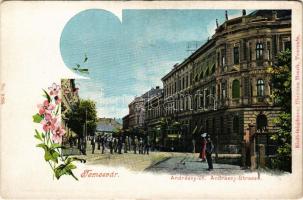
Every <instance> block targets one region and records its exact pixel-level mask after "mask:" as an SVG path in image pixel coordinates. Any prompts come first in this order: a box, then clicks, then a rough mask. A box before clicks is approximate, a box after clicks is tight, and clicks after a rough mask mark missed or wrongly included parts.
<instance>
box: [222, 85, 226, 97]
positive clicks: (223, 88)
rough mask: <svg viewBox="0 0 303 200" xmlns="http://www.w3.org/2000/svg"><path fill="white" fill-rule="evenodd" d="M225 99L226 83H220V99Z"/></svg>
mask: <svg viewBox="0 0 303 200" xmlns="http://www.w3.org/2000/svg"><path fill="white" fill-rule="evenodd" d="M225 98H226V83H222V99H225Z"/></svg>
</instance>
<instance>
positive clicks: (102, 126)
mask: <svg viewBox="0 0 303 200" xmlns="http://www.w3.org/2000/svg"><path fill="white" fill-rule="evenodd" d="M121 129H122V124H120V123H119V122H118V121H116V120H115V118H114V119H113V118H99V119H98V122H97V127H96V133H102V134H106V133H115V132H118V131H119V130H121Z"/></svg>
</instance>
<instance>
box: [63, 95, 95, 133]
mask: <svg viewBox="0 0 303 200" xmlns="http://www.w3.org/2000/svg"><path fill="white" fill-rule="evenodd" d="M97 121H98V118H97V110H96V103H95V102H94V101H92V100H85V99H81V100H80V101H79V102H76V103H74V104H73V105H71V109H69V110H67V111H66V112H65V122H66V123H67V125H68V127H69V128H70V129H71V130H72V131H73V132H75V133H76V134H77V137H78V138H83V137H84V136H85V135H84V134H87V135H94V134H95V131H96V127H97Z"/></svg>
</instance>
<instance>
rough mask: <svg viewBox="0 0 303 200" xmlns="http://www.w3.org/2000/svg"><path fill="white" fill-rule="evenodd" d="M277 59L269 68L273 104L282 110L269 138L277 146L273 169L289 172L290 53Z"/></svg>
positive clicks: (280, 55)
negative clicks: (273, 131) (274, 130)
mask: <svg viewBox="0 0 303 200" xmlns="http://www.w3.org/2000/svg"><path fill="white" fill-rule="evenodd" d="M277 58H278V59H277V63H276V64H275V65H274V66H273V67H270V68H269V73H270V74H271V84H272V92H273V99H274V103H275V105H277V106H280V107H281V108H282V113H280V114H279V116H278V117H277V118H276V119H274V124H275V125H276V127H277V128H278V131H277V132H276V133H274V134H273V135H272V136H271V139H272V140H274V141H275V142H276V143H277V144H278V148H277V157H276V158H275V159H274V160H273V167H274V168H278V169H281V170H285V171H291V52H290V51H289V50H286V51H283V52H281V53H279V54H278V57H277Z"/></svg>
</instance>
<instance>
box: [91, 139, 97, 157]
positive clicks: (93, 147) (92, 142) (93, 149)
mask: <svg viewBox="0 0 303 200" xmlns="http://www.w3.org/2000/svg"><path fill="white" fill-rule="evenodd" d="M95 143H96V142H95V137H94V136H93V137H91V140H90V144H91V145H92V154H94V153H95Z"/></svg>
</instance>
